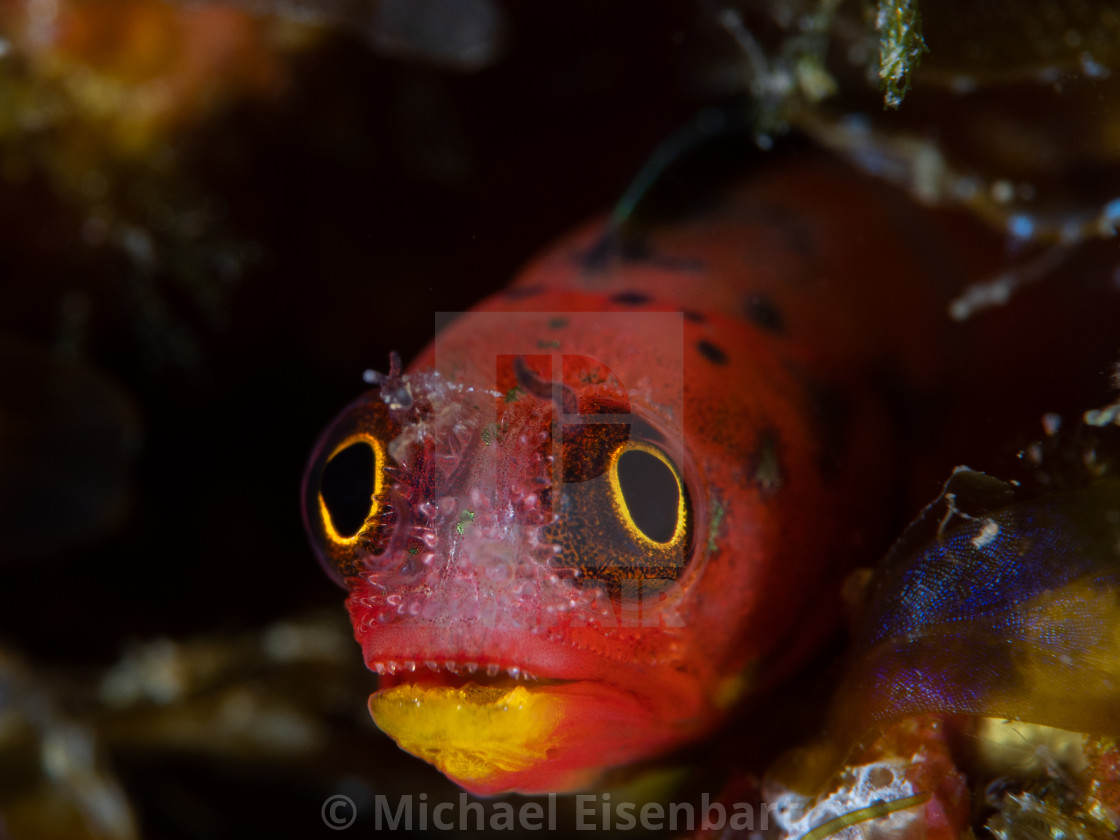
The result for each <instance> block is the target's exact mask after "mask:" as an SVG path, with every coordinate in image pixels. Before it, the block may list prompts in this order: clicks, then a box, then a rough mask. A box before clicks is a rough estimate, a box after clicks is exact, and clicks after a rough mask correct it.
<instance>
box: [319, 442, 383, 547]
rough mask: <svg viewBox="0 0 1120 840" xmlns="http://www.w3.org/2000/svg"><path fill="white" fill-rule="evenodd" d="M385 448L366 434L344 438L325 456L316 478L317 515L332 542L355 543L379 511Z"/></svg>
mask: <svg viewBox="0 0 1120 840" xmlns="http://www.w3.org/2000/svg"><path fill="white" fill-rule="evenodd" d="M384 466H385V447H384V444H382V443H381V441H379V440H377V439H376V438H373V437H371V436H369V435H354V436H352V437H349V438H347V439H346V440H344V441H343V442H342V443H340V444H339V445H338V446H337V447H335V449H334V451H332V452H331V454H330V455H329V456H327V461H326V463H325V464H324V465H323V471H322V473H321V475H320V477H319V515H320V516H321V517H322V521H323V527H324V530H325V531H326V534H327V537H328V538H329V539H330V541H331V542H332V543H336V544H348V543H353V542H355V541H356V540H357V539H358V538H359V537H360V536H361V534H362V531H363V530H364V528H365V525H366V523H367V522H368V521H370V520H371V519H373V518H375V517H376V516H377V514H378V512H379V511H380V508H381V503H380V502H379V501H378V496H379V495H380V493H381V489H382V488H381V485H382V474H383V470H384Z"/></svg>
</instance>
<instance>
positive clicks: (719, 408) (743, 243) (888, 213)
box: [305, 160, 998, 793]
mask: <svg viewBox="0 0 1120 840" xmlns="http://www.w3.org/2000/svg"><path fill="white" fill-rule="evenodd" d="M942 221H943V220H936V219H932V218H931V217H929V216H928V215H927V214H924V213H921V212H920V211H918V210H917V209H915V208H914V207H912V206H911V205H909V204H907V203H906V202H905V201H903V200H902V199H901V198H900V197H899V196H897V195H894V194H891V193H885V192H881V191H879V190H878V189H877V188H876V187H874V186H873V185H870V184H868V183H867V182H866V181H861V180H858V179H856V178H854V177H853V176H851V175H850V174H848V173H846V172H845V171H844V170H843V169H841V168H839V167H837V166H835V165H833V164H831V163H828V162H821V161H804V160H803V161H796V162H788V161H787V162H781V161H777V160H772V161H770V162H768V164H767V166H766V168H765V169H762V170H760V171H757V172H755V173H754V174H753V175H752V176H751V177H750V178H749V179H747V181H746V182H745V183H744V184H743V185H741V186H739V187H737V188H735V189H734V190H731V189H729V190H727V191H726V192H725V194H723V195H722V196H720V197H719V199H718V201H717V202H716V203H715V205H714V206H713V207H710V208H708V209H707V210H705V211H704V212H703V213H701V214H699V215H693V216H692V217H690V218H685V219H683V220H677V221H675V222H674V223H673V224H671V225H653V226H650V227H648V228H647V229H643V230H640V231H637V232H635V231H630V232H628V234H627V235H626V236H625V237H622V236H620V235H618V234H617V232H612V231H611V229H610V228H609V227H607V226H606V225H604V224H603V223H596V224H594V225H591V226H589V227H588V228H586V229H584V230H582V231H580V232H578V233H576V234H575V235H574V236H573V237H571V238H570V239H568V240H566V241H564V242H562V243H561V244H559V245H558V246H557V247H555V248H554V249H552V250H551V251H549V252H548V253H547V254H546V255H545V256H544V257H543V258H541V259H540V260H539V261H537V262H536V263H534V264H532V265H530V266H529V267H528V269H527V270H526V271H525V272H524V273H523V274H522V275H521V276H520V278H519V279H518V280H517V281H516V282H515V283H514V284H513V285H512V286H511V287H510V288H509V289H507V290H506V291H505V292H503V293H501V294H499V295H497V296H495V297H493V298H490V299H488V300H486V301H484V302H482V303H481V304H480V305H479V306H478V307H477V308H476V309H475V310H473V311H472V312H470V313H466V314H463V315H461V316H459V317H458V318H456V319H454V320H452V321H451V322H450V324H449V325H448V326H447V327H446V329H444V330H443V331H442V332H441V333H440V335H439V337H438V338H437V340H436V341H435V343H434V344H433V345H432V346H431V347H430V348H429V349H428V350H427V351H425V352H424V353H423V354H422V355H421V357H420V358H419V359H417V360H416V361H415V362H414V363H413V364H412V365H411V367H410V368H409V370H408V372H407V373H406V374H404V375H400V374H399V373H397V372H395V371H394V372H391V373H390V375H388V376H386V377H383V379H382V382H381V383H380V385H379V388H377V389H375V390H374V391H372V392H371V393H370V394H367V395H366V396H365V397H363V398H362V399H361V400H359V401H358V402H357V403H355V404H354V405H353V406H351V407H350V408H349V409H347V411H346V412H344V413H343V415H341V417H340V418H339V419H338V420H337V421H336V423H335V425H334V426H332V427H331V428H330V429H328V431H327V432H326V433H325V435H324V437H323V440H322V441H321V443H320V445H319V448H318V449H317V451H316V454H315V456H314V457H313V460H312V464H311V466H310V467H309V471H308V476H307V479H306V481H305V518H306V520H307V523H308V527H309V529H310V531H311V533H312V537H313V540H314V542H315V544H316V546H317V548H318V550H319V552H320V555H321V556H322V557H323V559H324V562H325V563H326V564H327V566H328V567H329V568H331V569H332V570H334V571H335V573H336V574H337V575H338V576H339V577H341V578H344V579H345V582H346V585H347V586H348V588H349V590H350V597H349V600H348V606H349V609H350V613H351V616H352V619H353V623H354V628H355V635H356V638H357V640H358V641H359V642H360V644H361V645H362V649H363V651H364V655H365V659H366V662H367V664H368V665H369V666H370V667H371V668H373V669H375V670H377V671H378V672H379V673H382V674H384V677H383V680H382V690H381V692H379V694H378V695H374V698H373V699H372V705H371V708H372V709H373V711H374V715H375V718H377V719H378V721H379V723H382V725H383V727H385V728H387V729H388V730H389V731H390V734H392V735H393V736H394V737H396V738H398V741H399V742H400V743H401V744H402V746H405V747H406V748H407V749H410V750H411V751H413V752H416V753H417V754H420V755H423V756H424V757H425V758H428V759H429V760H431V761H433V762H434V763H436V764H437V766H440V767H441V769H443V770H444V771H445V772H447V773H448V774H449V775H450V776H452V778H454V779H455V780H456V781H458V782H459V783H460V784H462V785H463V786H464V787H467V788H468V789H470V790H473V791H475V792H480V793H495V792H499V791H503V790H519V791H526V792H528V791H545V790H563V789H571V788H574V787H578V786H581V785H587V784H589V783H592V782H593V781H594V779H595V778H596V777H597V776H598V775H599V774H600V773H601V772H602V771H603V770H605V769H607V768H609V767H612V766H615V765H619V764H624V763H628V762H632V761H635V760H639V759H643V758H648V757H650V756H654V755H656V754H658V753H661V752H664V751H665V750H667V749H669V748H671V747H674V746H676V745H679V744H682V743H684V742H686V741H688V740H690V739H694V738H696V737H698V736H699V735H701V734H703V733H705V732H708V731H710V730H711V729H712V728H713V727H715V726H716V725H717V724H718V723H719V722H720V721H721V720H722V719H724V717H725V716H726V715H727V713H728V711H729V709H731V708H732V707H733V706H734V705H735V703H736V702H737V701H738V700H739V699H740V698H741V697H743V696H744V695H746V694H749V693H750V692H751V691H752V690H755V689H757V688H758V687H760V686H762V685H764V684H769V683H772V682H773V681H774V680H777V679H779V678H781V677H782V676H783V675H785V674H788V673H789V672H790V671H791V670H792V669H793V668H795V667H797V666H798V665H799V664H800V663H801V662H802V661H803V659H804V656H805V655H806V654H807V652H808V651H810V650H811V649H812V648H813V646H814V645H816V644H817V643H818V642H819V640H820V638H821V636H822V634H824V633H826V632H828V631H830V630H832V629H833V628H834V627H835V625H836V620H837V617H838V612H839V604H838V601H839V597H838V592H839V581H840V579H841V577H842V576H843V574H844V573H845V572H846V571H847V570H848V569H850V568H851V566H852V565H853V564H855V563H857V562H863V563H867V562H871V561H873V559H874V558H875V557H876V556H877V554H878V552H880V551H881V550H882V547H883V544H884V543H883V540H884V537H886V536H888V535H886V534H884V533H882V532H881V530H880V529H882V528H883V523H884V522H885V520H886V517H885V515H884V511H885V510H886V509H887V507H888V505H889V504H890V500H891V495H892V493H894V492H895V488H896V483H895V479H896V475H897V464H896V457H895V456H896V444H897V440H896V435H897V426H896V423H895V417H894V414H895V409H896V406H894V405H892V403H891V401H890V399H888V397H887V396H886V394H888V393H891V392H892V389H891V387H890V383H892V382H897V381H905V382H906V383H907V384H908V387H909V388H910V389H912V390H913V391H914V392H922V393H932V392H933V391H935V390H936V387H937V384H938V383H937V379H936V374H935V372H936V371H938V370H941V369H942V367H943V364H942V362H943V358H944V345H943V341H944V329H943V326H942V324H940V323H939V319H938V318H931V317H930V314H931V313H935V314H938V315H940V313H943V312H944V311H945V302H946V301H947V299H948V298H949V296H950V295H951V294H952V293H953V292H954V291H956V290H957V289H959V288H960V286H961V285H963V284H964V283H966V282H968V281H969V280H971V279H973V278H974V277H975V276H976V275H977V273H978V272H979V270H980V268H978V266H983V267H986V266H987V265H989V264H991V262H992V259H991V256H990V254H989V253H986V252H983V251H982V250H980V251H969V250H968V249H967V248H963V247H962V245H961V242H962V240H961V239H959V238H958V239H957V240H956V241H955V243H954V248H952V249H950V248H948V247H947V245H946V240H944V239H942V236H943V235H944V233H943V228H942V227H941V223H942ZM994 250H998V249H994ZM930 253H937V254H938V255H939V259H937V260H929V259H925V258H924V257H925V256H928V254H930ZM950 254H953V255H955V256H954V257H952V258H950V257H949V256H948V255H950ZM954 259H959V260H962V261H967V264H964V263H963V262H953V260H954ZM930 265H935V266H936V267H937V270H936V271H931V269H930ZM888 348H889V350H888ZM620 429H621V431H620ZM356 435H357V436H358V438H359V439H363V440H365V441H366V444H367V445H369V446H370V447H371V448H373V449H374V450H376V457H375V459H374V460H375V469H376V470H378V471H380V475H381V480H380V483H379V484H377V486H376V487H375V492H374V495H375V498H374V503H373V506H372V509H371V511H370V514H369V516H368V518H367V520H366V523H365V524H364V525H363V526H362V529H361V531H360V532H359V533H358V534H357V535H356V536H354V537H353V538H350V539H338V538H337V537H338V535H337V534H332V532H331V530H330V528H329V527H328V526H327V525H325V524H324V517H325V516H329V513H325V509H324V507H323V505H322V504H321V497H319V495H318V494H319V482H320V477H321V475H322V474H323V470H324V465H325V464H326V463H327V462H328V461H330V460H331V459H332V458H333V457H334V455H335V454H336V453H337V452H338V451H340V449H341V448H344V447H345V446H346V445H348V444H347V441H353V440H354V439H355V436H356ZM362 435H365V436H366V438H361V436H362ZM628 448H630V449H633V448H638V449H642V450H643V451H645V452H647V453H652V454H654V455H655V457H657V458H659V459H660V460H662V462H663V463H665V464H667V465H668V466H669V469H670V471H671V474H672V475H673V476H675V477H676V481H677V486H678V488H679V491H680V497H681V500H682V501H681V504H680V508H681V511H680V513H681V517H680V520H679V521H678V522H677V525H678V526H679V527H677V530H676V532H674V536H673V537H672V538H670V539H668V540H663V541H661V542H658V541H655V540H650V539H647V538H645V537H644V536H643V535H642V534H636V532H635V531H634V528H633V527H631V526H630V525H628V524H627V521H626V520H627V510H628V509H625V508H620V506H619V502H618V500H619V491H618V490H617V486H616V485H615V484H612V477H614V476H616V475H617V470H616V466H617V460H616V459H617V457H618V455H619V453H620V452H623V451H625V450H626V449H628ZM669 530H670V531H672V528H671V527H670V529H669ZM495 674H500V675H501V676H500V677H494V676H493V675H495ZM509 674H512V675H514V676H516V677H524V676H525V675H526V674H529V675H532V676H533V677H534V678H536V679H535V680H530V681H528V682H524V683H523V685H524V686H525V688H526V689H527V691H528V693H529V696H530V697H531V698H532V703H535V704H536V705H531V704H529V701H525V702H522V701H518V702H517V703H516V704H513V705H516V708H515V709H512V710H511V703H512V702H513V701H511V700H510V699H509V698H508V697H506V698H504V699H502V698H499V699H498V700H494V699H493V697H494V696H496V695H493V693H492V692H491V693H490V694H486V695H485V698H484V699H482V700H480V701H477V704H476V705H475V706H471V705H470V704H471V702H474V701H470V700H464V699H463V695H462V694H454V691H455V690H457V689H459V688H461V687H462V686H463V685H464V684H465V683H468V682H472V681H473V682H478V683H482V684H484V686H486V687H488V689H494V688H502V689H504V688H508V687H509V685H507V683H509V684H513V683H512V682H511V681H509V680H508V679H506V677H507V675H509ZM484 675H487V676H484ZM402 686H404V687H406V688H408V692H410V693H408V694H407V698H406V699H405V700H402V701H401V702H400V703H397V702H396V700H394V699H393V698H401V697H405V695H404V694H402V692H401V689H402ZM429 689H430V690H429ZM394 690H396V691H397V693H396V694H393V693H392V692H393V691H394ZM387 692H388V693H387ZM472 696H474V695H472ZM519 696H520V695H519ZM379 697H380V698H381V699H379ZM452 701H453V702H452ZM464 703H465V704H466V705H467V707H469V708H470V709H474V711H472V712H466V713H464V712H463V711H462V708H463V706H464ZM530 706H531V707H530ZM406 707H407V709H406ZM414 708H420V712H419V713H418V714H419V718H416V717H408V719H407V721H406V720H405V717H404V716H405V715H406V713H407V715H412V714H413V712H412V711H411V710H412V709H414ZM425 708H426V709H429V710H431V711H430V713H426V712H425ZM456 709H457V710H458V711H455V710H456ZM425 714H427V719H426V720H425V719H424V716H425ZM464 714H465V715H466V717H465V718H464V717H462V715H464ZM379 715H380V717H379ZM456 715H460V717H456ZM503 715H504V716H506V717H504V718H503V717H502V716H503ZM418 720H419V721H423V722H419V723H418V722H417V721H418ZM503 720H507V721H509V725H508V726H505V727H504V728H505V730H510V731H513V730H516V731H517V732H518V733H520V734H518V735H517V736H516V737H515V740H516V743H515V744H514V745H513V746H512V747H511V748H510V750H506V748H505V746H503V747H502V748H501V749H498V748H497V747H493V748H491V747H492V745H490V746H487V745H485V744H483V745H479V749H478V750H477V751H472V750H473V747H472V746H471V745H470V743H467V745H466V746H465V747H464V746H463V744H462V743H461V739H460V740H459V741H456V744H455V745H454V746H449V740H454V739H455V738H457V737H458V736H457V735H454V734H450V735H449V734H448V732H449V731H451V732H452V733H454V731H459V730H462V731H468V730H469V731H468V734H467V735H466V736H465V737H466V741H467V742H469V741H470V740H471V738H472V737H474V736H472V735H471V734H470V733H471V732H476V731H477V732H478V733H491V732H493V731H497V730H502V729H503V726H502V721H503ZM431 721H436V723H437V724H438V725H437V726H436V727H435V728H436V729H438V730H439V732H438V733H437V734H432V732H431V731H429V730H428V729H427V728H425V727H426V726H427V724H428V723H430V722H431ZM442 722H446V727H444V726H443V723H442ZM420 729H423V730H424V732H423V734H417V733H418V731H419V730H420ZM477 737H478V739H486V738H490V737H491V736H490V735H484V734H479V735H478V736H477ZM503 750H505V751H503ZM452 754H453V755H452ZM449 756H451V757H449Z"/></svg>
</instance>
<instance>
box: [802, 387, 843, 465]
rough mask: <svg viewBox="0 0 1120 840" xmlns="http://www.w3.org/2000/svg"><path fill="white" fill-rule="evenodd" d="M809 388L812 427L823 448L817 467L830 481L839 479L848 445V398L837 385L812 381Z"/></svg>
mask: <svg viewBox="0 0 1120 840" xmlns="http://www.w3.org/2000/svg"><path fill="white" fill-rule="evenodd" d="M806 387H807V388H808V391H809V406H810V411H811V412H812V417H811V419H812V422H813V427H814V428H815V429H816V433H817V440H818V441H820V446H821V451H820V454H819V455H818V456H817V466H818V467H819V468H820V471H821V473H822V474H823V475H824V476H825V477H826V478H831V477H832V476H834V475H836V471H837V469H839V467H840V459H841V458H842V457H843V455H844V450H845V448H846V447H847V445H848V433H849V431H850V427H851V420H852V407H851V404H850V402H849V400H848V395H847V394H845V393H844V390H843V389H842V388H840V387H839V386H837V385H833V384H831V383H828V382H819V381H813V380H810V381H808V382H807V384H806Z"/></svg>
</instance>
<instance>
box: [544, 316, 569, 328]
mask: <svg viewBox="0 0 1120 840" xmlns="http://www.w3.org/2000/svg"><path fill="white" fill-rule="evenodd" d="M566 326H568V319H567V318H549V319H548V327H549V329H553V330H562V329H564V327H566Z"/></svg>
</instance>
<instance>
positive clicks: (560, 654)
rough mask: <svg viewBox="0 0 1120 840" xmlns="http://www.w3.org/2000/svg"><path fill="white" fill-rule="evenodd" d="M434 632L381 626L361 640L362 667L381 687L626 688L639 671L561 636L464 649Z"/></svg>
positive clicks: (485, 642) (481, 642)
mask: <svg viewBox="0 0 1120 840" xmlns="http://www.w3.org/2000/svg"><path fill="white" fill-rule="evenodd" d="M438 631H439V628H430V629H429V628H417V627H400V628H392V627H381V628H378V632H377V633H376V634H374V635H375V636H376V637H377V638H376V640H374V639H366V640H364V642H363V645H362V647H363V654H364V659H365V662H366V666H367V667H368V668H369V669H370V670H371V671H374V672H375V673H377V674H379V675H380V679H381V688H382V689H384V688H387V687H390V686H391V685H399V684H402V683H405V682H441V681H442V682H443V683H445V684H447V685H449V686H451V685H455V684H465V683H467V682H472V681H473V682H476V683H479V684H500V685H508V686H509V687H511V688H512V687H514V686H515V685H518V684H520V685H524V686H525V687H528V688H532V687H545V686H549V685H552V686H555V685H560V684H566V683H574V682H585V681H591V682H599V683H605V684H611V685H614V686H616V687H618V688H626V687H627V686H633V685H634V679H633V678H634V676H635V675H636V674H637V673H638V672H639V671H640V669H638V668H635V667H632V666H628V665H627V664H626V663H625V662H618V661H615V660H613V659H610V658H608V657H603V656H600V655H597V654H595V653H593V652H590V651H586V650H581V649H580V648H578V647H576V646H573V645H571V644H568V643H566V642H564V641H557V640H550V639H544V638H540V637H536V636H530V637H527V638H519V639H518V640H516V648H517V649H516V651H515V650H511V648H512V647H514V644H511V643H508V642H507V643H502V642H495V641H493V640H486V639H478V640H476V641H475V644H472V645H470V647H469V648H467V649H465V650H458V651H456V650H449V646H448V645H447V644H446V643H444V644H440V643H439V636H440V635H441V634H440V633H439V632H438ZM464 647H465V646H464ZM482 651H486V652H485V653H484V652H482ZM432 665H434V666H435V667H434V668H432V667H431V666H432ZM472 665H473V666H474V669H473V671H472V670H471V668H470V667H469V666H472ZM495 671H496V672H495ZM429 675H430V676H429ZM630 690H631V691H632V689H630Z"/></svg>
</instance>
